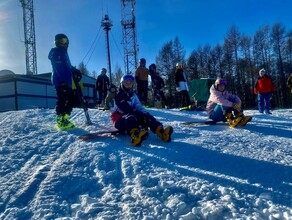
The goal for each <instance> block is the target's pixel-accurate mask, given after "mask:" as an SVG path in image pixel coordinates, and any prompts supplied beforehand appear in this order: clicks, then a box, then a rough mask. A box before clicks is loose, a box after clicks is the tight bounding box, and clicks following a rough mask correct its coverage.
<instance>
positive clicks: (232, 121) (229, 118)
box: [225, 113, 242, 128]
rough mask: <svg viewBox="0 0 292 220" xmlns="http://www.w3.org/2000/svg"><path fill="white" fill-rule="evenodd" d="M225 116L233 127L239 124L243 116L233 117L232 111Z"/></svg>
mask: <svg viewBox="0 0 292 220" xmlns="http://www.w3.org/2000/svg"><path fill="white" fill-rule="evenodd" d="M225 117H226V119H227V122H228V124H229V126H230V127H231V128H234V127H236V126H237V124H238V123H239V122H240V121H241V119H242V117H241V116H240V115H238V116H237V117H236V118H234V117H233V115H232V113H227V114H225Z"/></svg>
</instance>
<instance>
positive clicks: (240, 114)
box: [235, 112, 252, 126]
mask: <svg viewBox="0 0 292 220" xmlns="http://www.w3.org/2000/svg"><path fill="white" fill-rule="evenodd" d="M236 118H241V120H240V121H239V122H238V124H237V125H240V126H245V125H246V124H247V123H248V122H250V121H251V119H252V117H251V116H244V114H243V112H238V113H237V114H236V116H235V119H236Z"/></svg>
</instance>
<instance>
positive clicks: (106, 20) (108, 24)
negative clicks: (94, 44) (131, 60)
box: [101, 15, 113, 83]
mask: <svg viewBox="0 0 292 220" xmlns="http://www.w3.org/2000/svg"><path fill="white" fill-rule="evenodd" d="M101 26H102V27H103V30H105V37H106V48H107V60H108V72H109V76H110V83H112V68H111V56H110V46H109V38H108V32H109V30H110V29H111V27H112V26H113V24H112V21H111V20H110V19H109V17H108V15H105V16H104V18H103V19H102V21H101Z"/></svg>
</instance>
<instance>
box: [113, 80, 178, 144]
mask: <svg viewBox="0 0 292 220" xmlns="http://www.w3.org/2000/svg"><path fill="white" fill-rule="evenodd" d="M134 83H135V78H134V76H132V75H124V76H123V77H122V78H121V82H120V87H119V88H118V91H117V94H116V95H115V103H114V107H113V112H112V113H111V120H112V122H113V125H114V126H115V128H116V129H118V130H119V131H121V132H122V133H126V134H128V135H129V136H130V138H131V144H132V146H140V145H141V143H142V142H143V141H144V140H146V139H147V138H148V136H149V134H148V129H150V130H151V131H152V132H153V133H155V134H157V135H158V137H160V138H161V139H162V140H163V141H165V142H170V141H171V134H172V133H173V128H172V127H171V126H168V127H166V128H164V127H163V125H162V123H161V122H159V121H158V120H157V119H156V118H155V117H154V116H152V115H151V114H150V113H149V112H147V111H146V110H145V109H144V108H143V106H142V104H141V102H140V100H139V98H138V96H137V95H136V94H135V93H134V92H133V87H134Z"/></svg>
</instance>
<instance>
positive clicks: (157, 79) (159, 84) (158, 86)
mask: <svg viewBox="0 0 292 220" xmlns="http://www.w3.org/2000/svg"><path fill="white" fill-rule="evenodd" d="M149 72H150V76H151V81H152V88H153V95H154V98H155V100H156V101H162V102H163V104H164V105H166V98H165V95H164V92H163V88H164V86H165V84H164V80H163V78H162V77H161V76H160V75H159V73H158V72H157V70H156V65H155V64H154V63H153V64H151V65H150V66H149Z"/></svg>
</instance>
